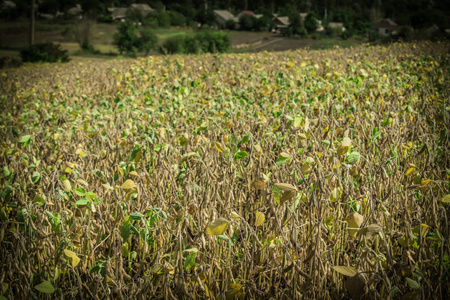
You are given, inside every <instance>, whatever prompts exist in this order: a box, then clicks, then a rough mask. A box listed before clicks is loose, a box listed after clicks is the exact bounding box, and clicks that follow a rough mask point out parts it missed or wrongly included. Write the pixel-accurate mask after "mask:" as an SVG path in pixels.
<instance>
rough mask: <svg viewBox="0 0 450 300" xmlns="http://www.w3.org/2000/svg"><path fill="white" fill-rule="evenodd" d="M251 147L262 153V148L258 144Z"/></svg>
mask: <svg viewBox="0 0 450 300" xmlns="http://www.w3.org/2000/svg"><path fill="white" fill-rule="evenodd" d="M253 147H254V148H255V151H256V153H258V154H259V155H262V149H261V146H260V145H254V146H253Z"/></svg>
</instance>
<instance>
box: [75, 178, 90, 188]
mask: <svg viewBox="0 0 450 300" xmlns="http://www.w3.org/2000/svg"><path fill="white" fill-rule="evenodd" d="M77 182H78V183H79V184H82V185H84V186H85V187H87V186H88V183H87V182H86V181H84V180H83V179H77Z"/></svg>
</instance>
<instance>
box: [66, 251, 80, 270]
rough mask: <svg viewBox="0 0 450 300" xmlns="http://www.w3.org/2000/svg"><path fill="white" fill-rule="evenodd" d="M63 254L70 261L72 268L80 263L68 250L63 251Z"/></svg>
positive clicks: (73, 253)
mask: <svg viewBox="0 0 450 300" xmlns="http://www.w3.org/2000/svg"><path fill="white" fill-rule="evenodd" d="M64 254H65V255H66V256H67V257H69V258H70V259H71V260H72V267H76V266H77V265H78V263H79V262H80V258H79V257H78V256H77V255H76V254H75V252H72V251H70V250H67V249H64Z"/></svg>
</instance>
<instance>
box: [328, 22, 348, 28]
mask: <svg viewBox="0 0 450 300" xmlns="http://www.w3.org/2000/svg"><path fill="white" fill-rule="evenodd" d="M328 27H331V28H337V27H344V23H342V22H330V23H328Z"/></svg>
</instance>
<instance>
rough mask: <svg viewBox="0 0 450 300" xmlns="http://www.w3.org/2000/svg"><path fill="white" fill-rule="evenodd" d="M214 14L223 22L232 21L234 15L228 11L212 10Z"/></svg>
mask: <svg viewBox="0 0 450 300" xmlns="http://www.w3.org/2000/svg"><path fill="white" fill-rule="evenodd" d="M214 14H215V15H216V16H219V17H221V18H222V19H224V20H225V21H226V20H229V19H234V15H233V14H232V13H230V12H229V11H228V10H214Z"/></svg>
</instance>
